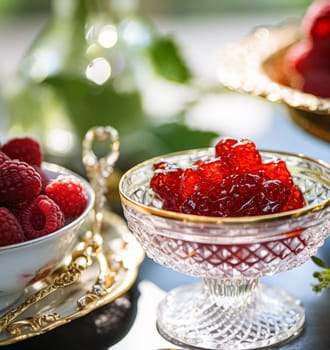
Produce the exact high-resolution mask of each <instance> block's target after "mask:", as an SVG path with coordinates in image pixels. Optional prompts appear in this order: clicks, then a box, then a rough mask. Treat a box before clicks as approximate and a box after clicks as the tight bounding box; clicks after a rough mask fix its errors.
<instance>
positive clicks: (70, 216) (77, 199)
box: [0, 137, 87, 247]
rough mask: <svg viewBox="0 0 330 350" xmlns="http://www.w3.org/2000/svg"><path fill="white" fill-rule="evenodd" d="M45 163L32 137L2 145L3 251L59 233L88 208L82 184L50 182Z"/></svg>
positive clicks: (0, 237)
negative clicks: (15, 245)
mask: <svg viewBox="0 0 330 350" xmlns="http://www.w3.org/2000/svg"><path fill="white" fill-rule="evenodd" d="M42 159H43V154H42V151H41V147H40V144H39V143H38V142H37V141H36V140H34V139H32V138H30V137H20V138H13V139H10V140H9V141H8V142H6V143H4V144H3V145H1V144H0V247H2V246H7V245H10V244H14V243H20V242H23V241H27V240H31V239H34V238H38V237H41V236H44V235H47V234H49V233H52V232H54V231H57V230H59V229H60V228H62V227H63V226H64V225H66V224H67V223H69V222H71V221H72V220H74V219H75V218H77V217H78V216H79V215H81V213H82V212H83V211H84V209H85V207H86V205H87V194H86V192H85V189H84V187H83V184H82V182H81V181H80V180H79V179H78V178H77V177H75V176H69V175H67V176H66V175H59V176H58V177H57V178H56V179H48V178H47V176H46V173H45V172H44V171H43V169H42Z"/></svg>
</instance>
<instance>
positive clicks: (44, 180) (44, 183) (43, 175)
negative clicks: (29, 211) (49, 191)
mask: <svg viewBox="0 0 330 350" xmlns="http://www.w3.org/2000/svg"><path fill="white" fill-rule="evenodd" d="M33 168H34V169H35V170H36V171H37V173H38V174H39V175H40V179H41V191H40V192H41V193H45V189H46V186H47V184H48V181H49V180H48V177H47V175H46V173H45V172H44V171H43V169H42V168H41V167H39V166H37V165H34V166H33Z"/></svg>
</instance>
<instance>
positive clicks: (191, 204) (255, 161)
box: [150, 138, 307, 274]
mask: <svg viewBox="0 0 330 350" xmlns="http://www.w3.org/2000/svg"><path fill="white" fill-rule="evenodd" d="M153 168H154V175H153V177H152V179H151V181H150V186H151V188H152V189H153V191H154V192H155V193H156V194H157V196H159V198H160V199H161V201H162V205H163V209H166V210H171V211H176V212H182V213H185V214H193V215H203V216H213V217H243V216H259V215H266V214H274V213H281V212H285V211H288V210H293V209H298V208H301V207H303V206H304V204H305V202H304V198H303V195H302V193H301V191H300V189H299V188H298V187H297V186H296V185H295V184H294V181H293V179H292V177H291V174H290V172H289V171H288V169H287V166H286V163H285V162H284V161H282V160H276V159H275V160H272V161H268V162H263V161H262V157H261V154H260V153H259V151H258V150H257V148H256V146H255V144H254V143H253V142H251V141H249V140H246V139H241V140H235V139H232V138H224V139H220V141H219V142H218V143H217V144H216V146H215V152H214V156H213V157H209V158H203V159H199V160H197V161H195V162H194V163H193V164H192V165H190V166H188V167H186V168H185V169H183V168H181V167H179V166H178V165H176V164H171V163H168V162H164V161H163V162H160V163H157V164H154V167H153ZM301 233H302V232H301V230H298V231H295V232H290V233H289V232H288V233H287V237H285V238H283V239H280V240H270V241H263V242H260V243H254V242H251V243H246V244H228V245H227V244H208V243H200V242H195V241H187V240H184V238H182V240H181V239H172V238H169V237H165V236H163V237H162V238H161V237H158V238H157V240H160V241H161V242H158V243H159V245H160V246H161V247H162V250H163V251H162V252H163V253H165V254H166V255H168V256H177V258H178V261H180V260H181V259H184V260H187V259H188V260H189V261H191V263H197V264H207V265H208V266H210V268H212V269H213V268H216V269H220V270H224V271H223V272H224V274H228V273H230V272H229V271H236V273H244V271H250V270H251V269H252V270H253V271H254V270H255V269H258V268H260V270H263V271H265V270H267V266H268V264H270V263H272V264H271V265H273V264H274V263H276V262H279V261H281V260H285V259H287V258H288V256H290V255H292V254H293V255H297V254H299V253H300V252H301V251H302V250H304V248H305V247H306V246H307V242H306V241H305V239H304V238H303V236H302V234H301ZM158 243H157V244H158ZM175 260H177V259H175Z"/></svg>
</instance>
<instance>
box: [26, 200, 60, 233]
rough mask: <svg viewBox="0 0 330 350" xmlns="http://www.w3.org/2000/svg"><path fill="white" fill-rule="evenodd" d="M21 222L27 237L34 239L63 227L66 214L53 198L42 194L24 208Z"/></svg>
mask: <svg viewBox="0 0 330 350" xmlns="http://www.w3.org/2000/svg"><path fill="white" fill-rule="evenodd" d="M20 222H21V225H22V228H23V230H24V233H25V236H26V238H27V239H33V238H38V237H41V236H44V235H47V234H49V233H52V232H54V231H57V230H59V229H60V228H62V227H63V226H64V215H63V213H62V211H61V209H60V208H59V206H58V205H57V204H56V203H55V202H54V201H53V200H52V199H50V198H49V197H47V196H45V195H40V196H38V197H37V198H36V199H35V200H34V201H33V202H32V203H30V204H29V205H28V206H27V207H26V208H25V209H23V210H22V212H21V215H20Z"/></svg>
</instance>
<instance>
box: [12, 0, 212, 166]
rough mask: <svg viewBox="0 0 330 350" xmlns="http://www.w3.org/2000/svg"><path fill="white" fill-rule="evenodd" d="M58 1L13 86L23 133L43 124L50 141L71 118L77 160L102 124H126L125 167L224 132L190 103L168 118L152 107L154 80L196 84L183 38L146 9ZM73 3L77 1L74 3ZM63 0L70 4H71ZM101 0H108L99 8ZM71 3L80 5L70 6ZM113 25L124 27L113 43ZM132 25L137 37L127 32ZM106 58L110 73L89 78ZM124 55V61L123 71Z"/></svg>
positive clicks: (16, 121) (16, 122) (203, 143)
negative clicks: (106, 41)
mask: <svg viewBox="0 0 330 350" xmlns="http://www.w3.org/2000/svg"><path fill="white" fill-rule="evenodd" d="M56 1H57V0H54V3H53V4H55V5H56V6H55V7H54V11H53V12H52V14H53V16H52V18H51V20H50V22H49V23H48V25H47V26H46V27H45V28H43V30H42V32H41V33H40V34H39V35H38V36H37V37H36V38H35V41H34V43H33V45H32V47H31V48H30V50H29V51H28V52H27V53H26V55H25V57H24V59H23V61H22V62H21V65H20V72H19V76H18V79H17V80H18V83H17V81H13V88H12V90H11V91H10V89H8V91H9V92H8V93H7V94H6V102H7V110H8V114H9V120H10V122H11V124H12V126H13V129H15V127H16V129H15V131H17V126H19V127H20V129H22V130H23V133H31V132H35V133H36V134H37V135H39V137H38V138H39V139H40V140H41V142H42V143H44V144H47V142H48V139H49V135H50V134H51V133H52V131H53V130H55V129H57V128H59V129H63V128H66V125H69V126H70V127H72V128H73V132H74V134H75V136H77V138H78V141H79V144H78V145H77V146H76V150H75V151H72V154H71V156H69V158H67V161H68V162H69V163H70V164H69V165H70V166H71V167H76V166H77V164H76V163H77V162H76V161H77V159H78V160H80V156H79V152H80V141H81V140H82V138H83V137H84V135H85V133H86V131H87V130H88V129H89V128H90V127H92V126H95V125H112V126H113V127H115V128H116V129H117V130H118V131H119V134H120V138H121V154H120V158H119V162H118V166H120V167H121V168H122V169H126V168H128V167H130V166H131V165H132V164H135V163H137V162H139V161H142V160H144V159H146V158H150V157H152V156H156V155H159V154H161V153H169V152H173V151H178V150H183V149H187V148H193V147H207V146H209V145H210V144H211V142H212V141H213V139H214V138H215V137H216V136H217V134H215V133H213V132H207V131H199V130H191V129H190V128H188V127H187V126H186V125H185V120H184V119H185V117H184V112H185V107H186V106H185V105H184V104H183V105H182V106H181V109H180V110H179V111H178V112H177V113H175V114H174V115H171V116H170V118H167V119H166V120H163V121H162V120H161V119H160V118H154V116H153V115H149V114H148V112H147V111H146V110H145V109H144V106H143V103H142V101H143V94H144V92H145V89H146V86H149V84H152V83H153V82H154V81H166V82H167V88H171V86H173V87H174V88H175V86H176V85H181V86H185V87H189V88H194V87H193V84H194V81H193V75H192V72H191V71H190V69H189V67H188V65H187V63H186V61H185V59H184V57H183V56H182V55H181V52H180V48H179V47H178V45H177V43H176V42H175V38H173V37H164V36H162V35H160V34H158V33H157V32H156V30H155V29H154V27H153V26H152V24H151V23H150V22H149V21H148V19H147V18H146V17H144V16H141V15H140V14H138V13H135V12H132V13H129V14H127V13H125V15H124V17H121V15H120V13H118V12H116V7H113V8H112V7H111V6H110V8H108V7H107V6H108V4H109V2H107V1H104V0H102V1H93V2H91V0H68V1H69V2H64V1H62V0H61V1H62V2H61V3H59V2H56ZM68 3H69V4H72V6H69V7H67V5H68ZM59 4H60V5H65V7H64V10H63V8H62V7H61V6H60V5H59ZM99 4H101V5H102V4H103V6H101V7H100V8H99V7H98V6H99ZM92 5H93V6H92ZM68 8H69V9H71V11H72V13H68V12H67V11H66V9H68ZM63 13H65V15H64V16H63ZM106 25H111V26H112V27H114V28H116V31H117V34H118V40H117V42H116V44H115V45H114V46H111V47H109V48H107V47H104V46H102V45H100V43H99V41H98V38H99V33H100V30H102V28H105V26H106ZM130 25H131V26H132V28H133V32H134V36H133V37H134V41H131V40H132V39H129V40H127V37H126V36H125V34H123V33H125V30H126V29H127V28H129V26H130ZM87 33H88V35H87ZM136 33H140V37H138V36H137V34H136ZM130 38H131V37H130ZM99 58H102V60H103V61H104V62H106V64H108V65H109V67H111V75H110V78H108V79H105V81H103V82H101V83H100V84H98V83H96V82H94V81H91V80H90V79H88V77H87V73H86V72H87V67H91V66H93V62H94V59H99ZM118 62H120V65H119V66H120V67H122V68H119V69H118V70H117V71H116V67H118ZM15 84H16V85H15ZM171 84H173V85H171ZM127 85H128V86H129V87H128V88H127ZM118 86H125V88H124V89H123V88H118ZM155 103H157V101H155ZM169 119H170V120H169ZM67 121H69V123H67ZM45 149H46V150H47V149H48V155H49V158H48V159H49V160H52V161H55V160H54V159H50V158H51V157H52V152H53V151H52V150H51V149H50V148H49V147H48V148H47V147H45ZM54 152H55V150H54ZM54 152H53V154H55V153H54ZM67 153H68V154H69V153H70V151H69V150H68V152H67ZM65 156H66V157H67V155H65ZM56 161H59V160H56ZM79 163H80V162H79ZM64 165H67V164H64ZM74 170H78V169H74Z"/></svg>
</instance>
